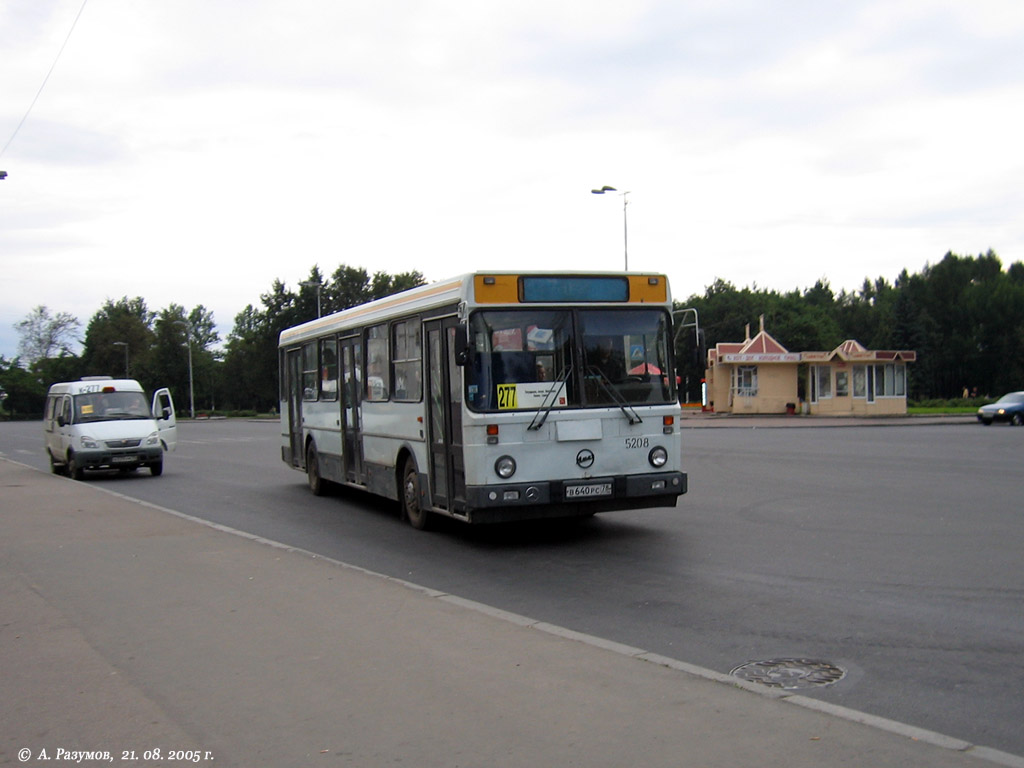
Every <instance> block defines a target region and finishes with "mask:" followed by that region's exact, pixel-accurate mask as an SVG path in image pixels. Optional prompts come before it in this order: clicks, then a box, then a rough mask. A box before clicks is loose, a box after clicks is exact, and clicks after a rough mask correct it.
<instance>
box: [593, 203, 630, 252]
mask: <svg viewBox="0 0 1024 768" xmlns="http://www.w3.org/2000/svg"><path fill="white" fill-rule="evenodd" d="M590 192H591V194H594V195H603V194H604V193H605V192H619V190H617V189H616V188H615V187H609V186H608V185H607V184H605V185H604V186H603V187H601V188H600V189H592V190H590ZM619 194H620V195H622V256H623V259H624V262H625V264H624V266H625V268H626V271H627V272H628V271H629V226H628V221H627V219H626V206H627V205H629V198H627V197H626V195H628V194H629V192H619Z"/></svg>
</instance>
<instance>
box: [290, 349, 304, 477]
mask: <svg viewBox="0 0 1024 768" xmlns="http://www.w3.org/2000/svg"><path fill="white" fill-rule="evenodd" d="M285 356H286V357H285V365H286V366H287V372H288V374H287V377H286V379H287V381H288V435H289V445H290V446H291V465H292V466H293V467H303V466H304V462H305V460H306V457H305V456H304V455H303V448H302V350H301V349H289V350H288V351H287V352H286V353H285Z"/></svg>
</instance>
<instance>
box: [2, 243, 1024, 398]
mask: <svg viewBox="0 0 1024 768" xmlns="http://www.w3.org/2000/svg"><path fill="white" fill-rule="evenodd" d="M424 283H425V280H424V278H423V275H422V274H421V273H420V272H418V271H412V272H405V273H400V274H396V275H391V274H388V273H387V272H376V273H374V274H373V275H371V274H369V273H368V272H367V271H366V270H365V269H363V268H360V267H351V266H348V265H345V264H342V265H340V266H339V267H338V268H337V269H336V270H335V271H334V272H333V273H332V274H331V275H330V276H329V277H325V276H324V274H323V273H322V272H321V271H320V269H319V267H318V266H314V267H313V268H312V269H311V270H310V273H309V277H308V278H307V279H306V280H303V281H301V282H300V283H299V284H298V286H297V287H296V288H295V289H292V288H289V287H288V286H287V285H286V284H284V283H283V282H281V281H280V280H275V281H274V282H273V284H272V285H271V287H270V290H269V291H267V292H266V293H263V294H261V296H260V302H259V304H258V305H254V304H250V305H248V306H247V307H246V308H245V309H243V310H242V311H241V312H240V313H239V314H238V315H236V316H235V323H234V327H233V329H232V331H231V333H230V334H229V335H228V337H227V339H226V340H224V344H223V346H220V343H221V339H220V338H219V335H218V333H217V331H216V326H215V323H214V318H213V315H212V313H211V312H209V311H208V310H207V309H206V308H205V307H203V306H202V305H198V306H196V307H193V308H192V309H191V310H186V309H185V308H184V307H182V306H180V305H177V304H171V305H170V306H168V307H166V308H164V309H162V310H159V311H151V310H150V309H149V308H148V307H147V306H146V302H145V300H144V299H142V298H141V297H135V298H128V297H124V298H121V299H119V300H116V301H115V300H107V302H106V303H105V304H104V305H103V306H102V307H101V308H100V310H99V311H98V312H97V313H96V314H95V315H93V317H92V318H91V319H90V320H89V322H88V324H87V325H86V327H85V333H84V336H83V337H82V338H81V339H78V337H77V334H78V333H79V331H80V329H81V325H80V323H79V321H78V319H77V318H75V317H73V316H71V315H69V314H68V313H64V312H58V313H56V314H54V313H51V311H50V310H49V309H47V307H45V306H39V307H37V308H36V309H34V310H33V311H32V312H30V313H29V315H28V316H27V317H26V318H25V319H24V320H23V321H22V322H20V323H18V324H16V326H15V328H16V329H17V330H18V333H19V337H20V339H21V342H20V344H19V349H18V356H17V357H15V358H14V359H13V360H7V359H5V358H4V357H3V356H0V390H2V391H3V393H4V394H5V395H6V397H5V398H4V399H3V403H2V406H0V414H7V415H10V414H20V415H22V416H28V417H35V416H38V414H40V413H41V412H42V404H43V400H44V398H45V395H46V391H47V389H48V388H49V386H50V384H52V383H53V382H55V381H69V380H74V379H78V378H81V377H82V376H85V375H93V374H98V373H103V374H112V375H122V374H124V373H126V372H127V374H128V375H129V376H130V378H134V379H138V380H139V381H141V382H142V384H143V386H144V387H146V389H147V390H150V391H152V390H153V389H154V388H156V387H160V386H169V387H170V389H171V392H172V394H173V395H174V398H175V402H176V404H177V406H178V408H179V410H180V411H187V410H188V407H189V405H190V403H189V375H188V366H189V360H188V357H189V353H191V357H192V379H193V390H194V396H195V407H196V411H197V412H209V411H214V410H216V411H223V412H232V411H235V412H238V411H242V412H268V411H271V410H272V409H274V408H276V407H277V405H278V402H279V401H278V372H277V367H278V360H277V340H278V335H279V334H280V332H281V331H282V330H283V329H285V328H288V327H291V326H294V325H298V324H299V323H302V322H305V321H307V320H311V319H314V318H315V317H317V314H318V312H319V313H320V314H324V315H326V314H329V313H331V312H337V311H339V310H342V309H346V308H348V307H353V306H356V305H358V304H363V303H365V302H367V301H371V300H373V299H377V298H381V297H383V296H388V295H391V294H393V293H397V292H399V291H404V290H407V289H409V288H413V287H416V286H417V285H423V284H424ZM676 308H677V309H679V310H681V309H684V308H685V309H689V310H692V311H690V312H683V313H681V314H680V317H681V318H683V319H684V321H685V322H686V327H684V328H681V329H680V331H679V333H677V338H676V352H677V361H678V369H679V370H678V372H679V374H680V377H681V378H682V380H683V382H684V383H683V387H682V389H683V394H686V392H687V391H689V392H690V394H691V397H693V396H694V395H695V394H696V392H697V391H698V388H699V382H700V379H701V378H702V377H703V376H704V365H705V361H706V352H707V349H708V348H709V347H713V346H714V345H715V344H717V343H719V342H734V341H742V340H743V339H744V331H745V328H746V326H748V325H750V326H751V327H755V328H756V327H757V323H758V318H759V317H760V316H764V318H765V328H766V330H768V332H769V333H771V334H772V336H774V337H775V338H776V339H777V340H778V341H779V342H780V343H782V344H783V345H784V346H785V347H787V348H788V349H789V350H791V351H793V352H804V351H815V350H820V351H831V350H832V349H835V348H836V347H837V346H838V345H839V344H841V343H842V342H843V341H844V340H846V339H856V340H857V341H859V342H861V343H862V344H863V345H864V346H865V347H867V348H869V349H912V350H915V351H916V352H917V354H918V358H917V362H916V363H913V364H911V365H910V366H908V375H909V380H910V381H909V389H910V397H911V399H914V400H926V399H939V398H941V399H951V398H957V397H960V396H961V395H962V393H963V391H964V389H965V388H967V389H968V390H969V391H971V392H974V391H976V392H977V393H978V394H979V395H993V396H995V395H999V394H1002V393H1003V392H1006V391H1010V390H1017V389H1024V264H1022V263H1021V262H1015V263H1013V264H1011V265H1010V266H1009V267H1008V268H1006V269H1004V268H1003V265H1002V263H1001V262H1000V259H999V257H998V256H997V255H996V254H995V253H994V252H992V251H989V252H987V253H985V254H981V255H978V256H973V257H972V256H958V255H956V254H953V253H947V254H946V255H945V256H944V257H943V258H942V260H941V261H939V262H938V263H936V264H934V265H927V266H926V267H925V268H924V269H923V270H922V271H921V272H920V273H916V274H909V273H908V272H907V270H903V272H901V273H900V275H899V276H898V277H897V278H896V280H895V282H893V283H890V282H889V281H888V280H886V279H885V278H877V279H876V280H874V281H871V280H867V279H866V280H865V281H864V284H863V285H862V286H861V288H860V289H858V290H856V291H846V290H843V291H841V292H840V293H839V294H838V295H837V294H836V293H835V292H834V291H833V290H832V289H831V287H830V286H829V283H828V281H827V280H824V279H822V280H819V281H818V282H817V283H815V284H814V285H813V286H812V287H810V288H807V289H803V290H793V291H789V292H785V293H780V292H777V291H770V290H765V289H759V288H757V287H756V286H753V287H746V288H737V287H735V286H734V285H733V284H732V283H730V282H727V281H725V280H721V279H719V280H716V281H715V282H714V283H713V284H712V285H710V286H708V287H707V288H706V289H705V291H704V293H703V294H694V295H692V296H690V297H689V298H687V299H685V300H683V301H679V302H677V303H676ZM694 317H696V319H697V321H698V322H697V323H696V324H694V323H693V322H692V320H693V318H694ZM78 343H80V344H81V352H80V353H79V354H76V353H74V352H73V351H72V350H73V349H75V348H77V345H78Z"/></svg>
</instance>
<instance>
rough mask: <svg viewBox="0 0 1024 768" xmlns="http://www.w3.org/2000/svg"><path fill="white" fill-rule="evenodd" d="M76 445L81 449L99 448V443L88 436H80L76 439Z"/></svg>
mask: <svg viewBox="0 0 1024 768" xmlns="http://www.w3.org/2000/svg"><path fill="white" fill-rule="evenodd" d="M78 444H79V445H80V446H82V447H83V448H99V447H100V446H99V443H97V442H96V441H95V440H93V439H92V438H91V437H89V436H88V435H82V436H81V437H79V438H78Z"/></svg>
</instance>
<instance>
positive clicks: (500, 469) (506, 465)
mask: <svg viewBox="0 0 1024 768" xmlns="http://www.w3.org/2000/svg"><path fill="white" fill-rule="evenodd" d="M494 471H495V472H497V473H498V477H500V478H501V479H502V480H508V479H509V478H510V477H512V475H514V474H515V473H516V460H515V459H513V458H512V457H511V456H502V457H501V458H499V459H498V460H497V461H496V462H494Z"/></svg>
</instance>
